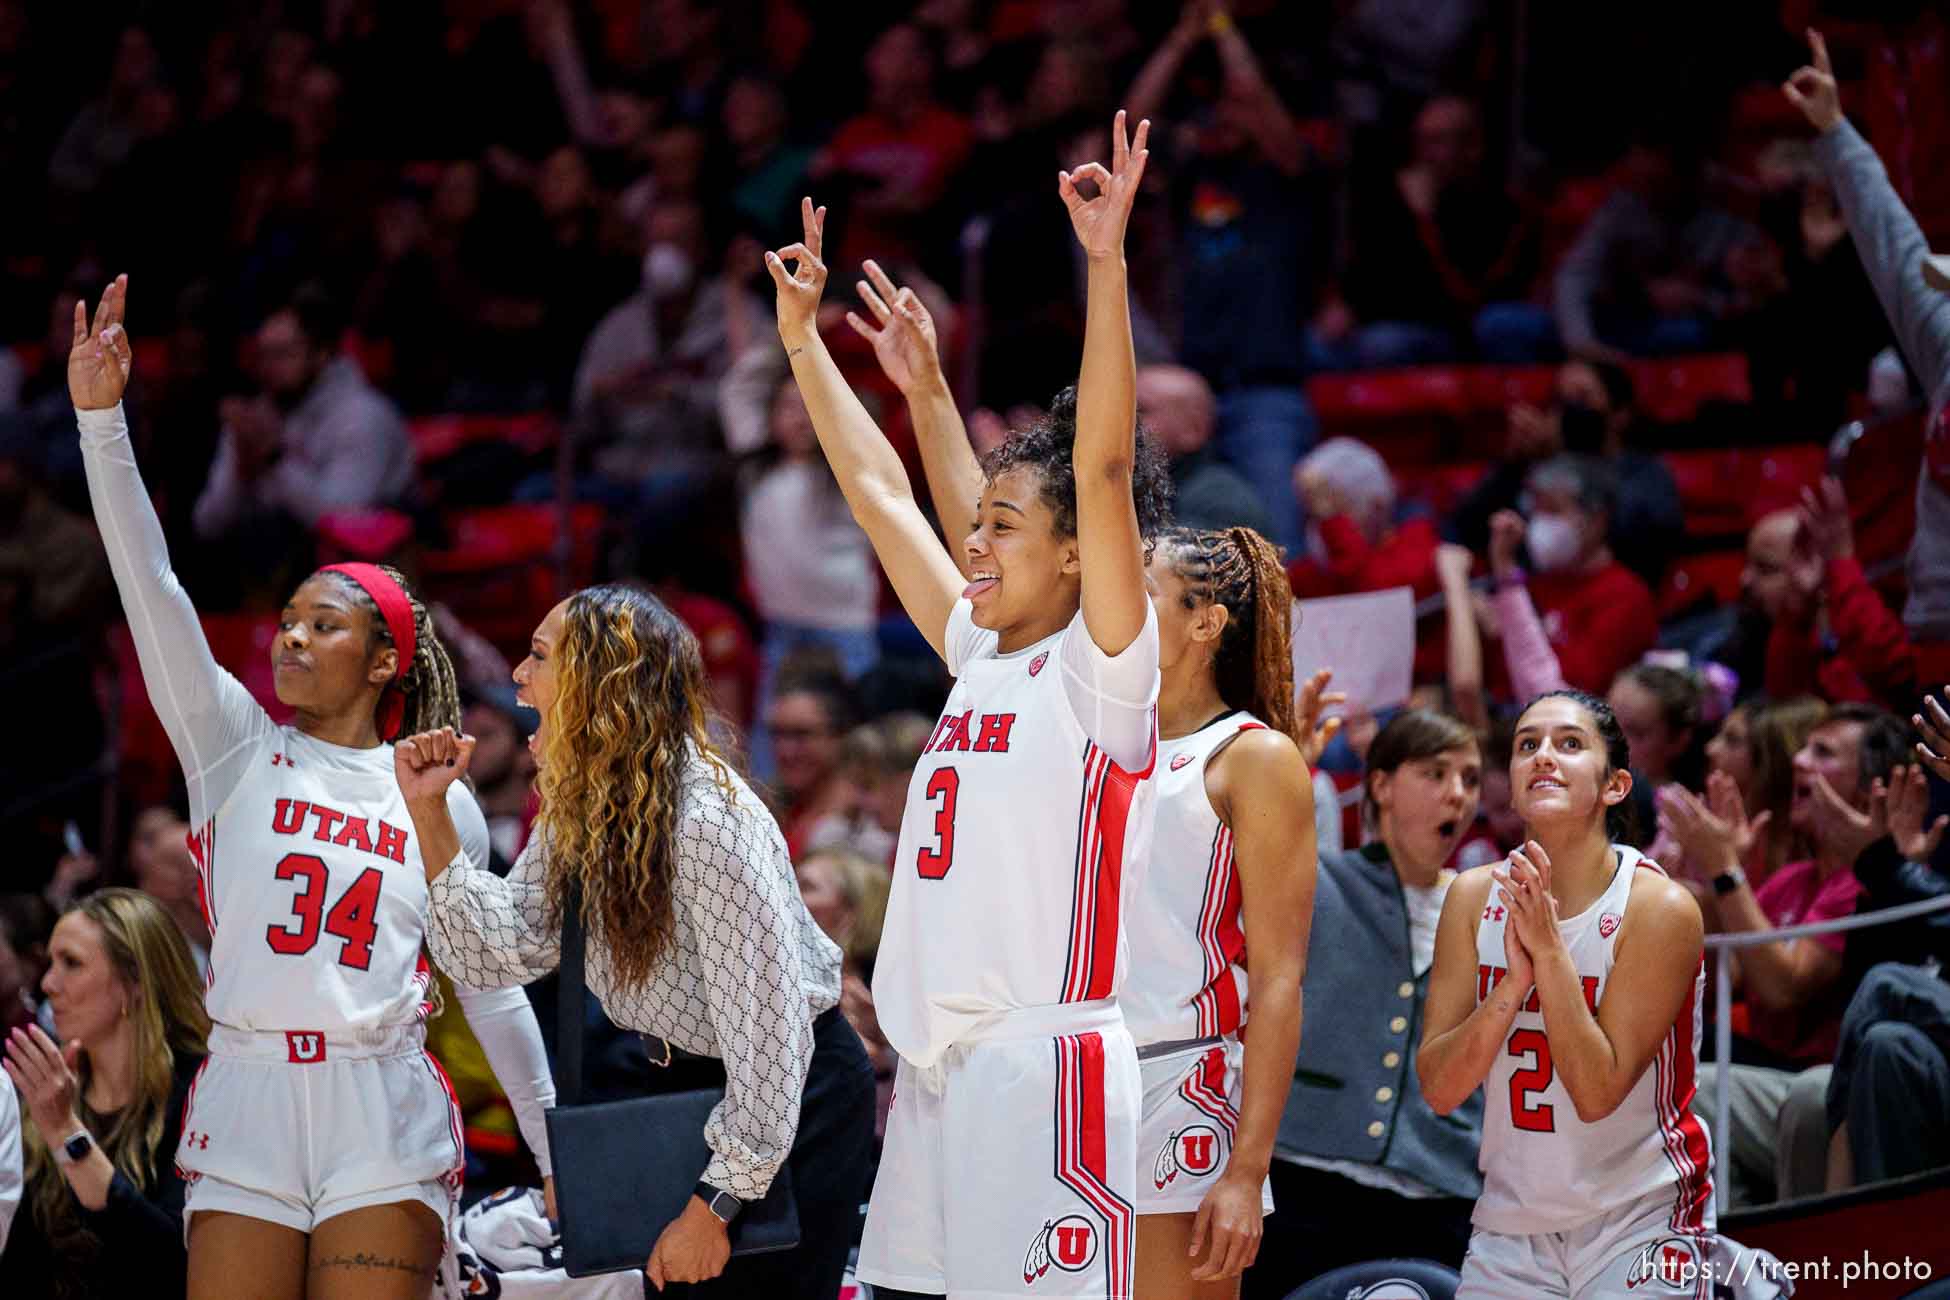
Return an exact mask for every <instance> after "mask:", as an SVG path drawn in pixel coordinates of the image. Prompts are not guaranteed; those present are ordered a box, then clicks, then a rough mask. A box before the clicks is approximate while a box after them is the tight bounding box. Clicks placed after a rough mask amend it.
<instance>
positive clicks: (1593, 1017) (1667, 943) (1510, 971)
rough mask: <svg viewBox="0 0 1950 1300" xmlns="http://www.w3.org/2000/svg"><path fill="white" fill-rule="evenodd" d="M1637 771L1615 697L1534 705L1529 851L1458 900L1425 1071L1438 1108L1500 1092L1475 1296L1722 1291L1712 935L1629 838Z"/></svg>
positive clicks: (1432, 1008)
mask: <svg viewBox="0 0 1950 1300" xmlns="http://www.w3.org/2000/svg"><path fill="white" fill-rule="evenodd" d="M1629 761H1630V755H1629V753H1628V751H1627V747H1626V744H1625V739H1624V735H1623V733H1622V732H1621V731H1620V730H1619V727H1618V723H1617V720H1616V719H1614V718H1613V717H1612V714H1611V710H1610V709H1609V708H1608V707H1607V706H1606V705H1605V703H1604V702H1603V701H1602V700H1598V699H1596V698H1594V697H1592V696H1589V695H1585V694H1583V693H1581V692H1575V691H1557V692H1552V693H1551V694H1548V695H1544V696H1541V697H1540V698H1538V699H1537V700H1535V701H1533V702H1532V703H1531V705H1530V707H1529V708H1527V709H1525V710H1524V712H1523V715H1522V716H1521V717H1520V718H1519V719H1518V722H1517V731H1516V737H1515V747H1514V750H1513V752H1512V757H1511V760H1510V787H1511V798H1512V801H1513V803H1514V805H1515V807H1516V810H1517V812H1518V814H1519V815H1520V816H1522V818H1523V819H1524V826H1525V831H1526V834H1527V835H1528V837H1529V838H1528V840H1527V841H1526V843H1525V845H1524V847H1523V848H1522V849H1519V850H1516V851H1513V852H1512V853H1511V854H1510V856H1509V858H1508V859H1507V860H1506V861H1505V862H1503V863H1499V864H1497V865H1495V866H1489V867H1478V868H1476V869H1475V870H1472V871H1467V872H1464V873H1463V874H1462V875H1461V876H1460V877H1459V878H1458V879H1457V880H1456V882H1455V885H1454V886H1453V887H1452V888H1451V889H1450V891H1449V897H1448V899H1447V901H1446V902H1445V903H1444V905H1443V909H1442V920H1441V923H1440V925H1439V927H1438V930H1437V933H1436V955H1435V969H1434V971H1433V973H1432V975H1431V978H1430V985H1429V999H1428V1006H1427V1010H1426V1020H1425V1029H1424V1032H1423V1038H1422V1047H1421V1051H1420V1053H1419V1054H1418V1055H1417V1057H1416V1062H1415V1064H1416V1070H1417V1071H1418V1073H1419V1076H1420V1079H1421V1084H1422V1092H1423V1095H1424V1096H1425V1097H1426V1098H1427V1100H1428V1103H1429V1105H1430V1106H1432V1107H1433V1108H1434V1109H1435V1110H1436V1112H1437V1113H1438V1114H1447V1113H1448V1112H1449V1111H1450V1110H1452V1109H1454V1108H1455V1107H1456V1106H1458V1105H1460V1104H1461V1103H1462V1101H1463V1100H1464V1099H1465V1098H1466V1097H1468V1096H1469V1094H1470V1093H1472V1092H1474V1091H1475V1089H1476V1088H1477V1087H1478V1086H1481V1087H1483V1089H1484V1098H1485V1104H1484V1108H1483V1145H1482V1151H1481V1155H1480V1157H1479V1163H1480V1165H1481V1167H1482V1170H1483V1194H1482V1196H1481V1197H1480V1198H1479V1199H1478V1200H1477V1202H1476V1210H1475V1215H1474V1223H1475V1231H1474V1233H1473V1234H1472V1235H1471V1238H1470V1243H1469V1254H1468V1256H1467V1257H1466V1258H1465V1259H1464V1261H1463V1269H1462V1285H1461V1288H1460V1289H1459V1290H1458V1291H1457V1295H1458V1296H1459V1297H1468V1298H1470V1300H1482V1298H1485V1297H1504V1298H1507V1300H1536V1298H1537V1297H1545V1296H1562V1297H1575V1298H1576V1300H1614V1298H1616V1300H1625V1298H1626V1297H1632V1300H1638V1297H1642V1296H1645V1295H1648V1294H1650V1295H1655V1296H1656V1295H1691V1296H1697V1297H1699V1298H1700V1300H1707V1298H1708V1297H1710V1296H1711V1295H1712V1294H1713V1290H1712V1281H1713V1278H1712V1273H1711V1269H1710V1259H1711V1251H1712V1247H1713V1188H1712V1152H1711V1150H1710V1148H1709V1146H1708V1143H1707V1136H1706V1131H1705V1129H1704V1128H1703V1127H1702V1126H1701V1124H1700V1123H1699V1121H1698V1120H1697V1119H1696V1118H1695V1117H1694V1116H1693V1113H1692V1110H1691V1104H1692V1100H1693V1088H1694V1078H1695V1075H1696V1073H1697V1067H1698V1062H1699V1035H1700V995H1701V989H1702V988H1703V986H1704V983H1705V967H1704V964H1703V955H1704V952H1705V943H1704V929H1703V926H1702V923H1701V920H1700V913H1699V905H1698V904H1697V903H1696V902H1694V901H1693V898H1692V896H1691V895H1690V894H1689V893H1687V891H1686V890H1685V888H1684V887H1682V886H1681V885H1679V884H1678V883H1676V882H1674V881H1672V880H1670V879H1668V878H1667V877H1666V874H1665V873H1664V872H1663V871H1662V870H1660V868H1659V867H1658V865H1657V864H1655V863H1653V862H1651V861H1650V860H1648V859H1646V858H1643V857H1641V856H1640V855H1639V854H1638V853H1637V852H1636V851H1634V850H1633V849H1630V848H1627V847H1625V846H1624V845H1621V844H1616V843H1613V842H1612V841H1613V832H1614V831H1615V830H1616V829H1617V819H1618V817H1619V816H1620V815H1621V810H1622V808H1623V805H1624V802H1625V799H1626V797H1627V796H1628V795H1629V794H1630V793H1631V787H1632V777H1631V773H1630V772H1629V771H1628V770H1627V767H1628V764H1629ZM1608 820H1609V821H1611V823H1612V825H1611V826H1610V827H1609V828H1608V826H1607V822H1608Z"/></svg>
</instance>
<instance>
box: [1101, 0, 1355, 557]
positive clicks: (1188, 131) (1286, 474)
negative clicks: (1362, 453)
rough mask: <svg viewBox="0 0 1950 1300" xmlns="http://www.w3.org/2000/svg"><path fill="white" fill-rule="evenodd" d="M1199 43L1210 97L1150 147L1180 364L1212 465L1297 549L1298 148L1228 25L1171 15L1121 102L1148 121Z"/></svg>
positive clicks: (1311, 232)
mask: <svg viewBox="0 0 1950 1300" xmlns="http://www.w3.org/2000/svg"><path fill="white" fill-rule="evenodd" d="M1207 40H1210V41H1211V43H1212V47H1213V49H1214V51H1215V52H1216V53H1217V55H1218V60H1219V65H1220V71H1221V79H1220V86H1219V90H1218V94H1217V96H1216V98H1215V99H1214V100H1212V101H1211V102H1209V103H1202V104H1199V105H1197V107H1196V109H1195V111H1193V112H1191V113H1189V114H1186V115H1184V116H1183V118H1182V119H1180V120H1183V121H1185V122H1186V125H1185V126H1183V127H1182V128H1180V129H1178V130H1176V131H1174V132H1172V133H1170V138H1166V136H1164V135H1161V136H1160V137H1159V138H1158V139H1157V140H1155V141H1154V142H1153V148H1154V149H1156V150H1157V151H1158V152H1159V155H1160V157H1159V161H1160V163H1161V164H1163V167H1164V171H1165V174H1166V176H1168V177H1169V178H1170V182H1171V204H1172V212H1173V216H1174V220H1175V223H1176V227H1177V229H1178V232H1179V238H1180V248H1179V252H1178V256H1177V267H1178V270H1179V273H1180V274H1181V276H1182V277H1183V278H1182V281H1181V283H1180V285H1179V293H1180V299H1181V306H1182V317H1183V319H1182V322H1181V324H1182V337H1183V342H1182V345H1181V348H1180V356H1181V359H1182V360H1183V361H1184V363H1185V364H1186V365H1188V366H1190V367H1191V368H1192V369H1194V370H1196V371H1198V372H1199V373H1200V374H1201V375H1203V376H1205V379H1206V381H1207V382H1208V383H1209V384H1211V386H1212V388H1213V390H1214V391H1215V392H1217V393H1218V395H1219V422H1218V444H1219V454H1220V455H1221V456H1223V457H1224V458H1225V459H1226V460H1227V461H1229V462H1230V463H1231V464H1232V465H1233V466H1234V467H1236V468H1237V469H1238V470H1239V471H1240V472H1241V473H1243V474H1244V475H1245V476H1246V478H1247V479H1248V480H1250V481H1251V482H1252V483H1253V484H1254V486H1255V487H1257V488H1258V490H1259V491H1260V493H1261V495H1262V496H1263V497H1264V499H1265V502H1266V507H1267V509H1268V510H1269V511H1270V512H1271V514H1272V517H1273V524H1274V531H1273V532H1272V533H1270V534H1268V536H1270V537H1271V538H1272V540H1273V541H1274V542H1276V543H1277V544H1278V545H1279V546H1280V547H1281V548H1282V549H1283V550H1285V551H1286V552H1287V554H1289V555H1294V554H1298V553H1299V551H1300V549H1301V547H1302V545H1303V544H1304V540H1305V539H1304V536H1303V533H1302V519H1301V514H1300V508H1299V502H1298V501H1297V500H1296V499H1295V497H1294V496H1293V478H1292V475H1293V467H1294V465H1295V464H1296V463H1297V462H1298V461H1299V459H1300V456H1301V454H1302V453H1303V452H1305V451H1306V449H1307V448H1308V447H1309V446H1311V445H1312V444H1313V441H1314V439H1315V437H1316V435H1317V432H1318V427H1319V426H1318V422H1317V420H1316V419H1315V417H1314V412H1313V407H1312V406H1311V405H1310V404H1309V403H1308V401H1307V397H1306V392H1305V390H1304V389H1303V388H1302V386H1301V384H1302V381H1303V380H1304V378H1305V373H1304V371H1305V366H1304V363H1303V359H1302V356H1301V349H1300V347H1299V346H1298V341H1299V340H1300V339H1301V338H1302V337H1303V336H1304V334H1305V332H1306V327H1307V317H1308V315H1309V313H1310V311H1311V309H1312V304H1313V301H1314V299H1315V296H1316V294H1317V292H1318V288H1319V280H1320V274H1321V268H1320V266H1319V265H1318V264H1317V263H1318V257H1319V254H1318V250H1319V249H1320V247H1321V243H1322V241H1321V224H1322V222H1321V218H1320V213H1319V210H1320V208H1321V196H1320V195H1319V194H1318V193H1316V192H1315V191H1314V190H1313V189H1312V188H1310V186H1309V184H1308V182H1307V178H1306V175H1305V173H1306V170H1307V167H1306V163H1307V147H1306V145H1305V143H1304V141H1303V137H1302V135H1301V132H1300V129H1299V125H1298V123H1297V122H1295V120H1294V118H1293V115H1292V114H1291V113H1290V112H1289V111H1288V110H1287V107H1286V105H1285V104H1284V103H1282V102H1281V99H1280V95H1279V93H1278V91H1276V90H1275V89H1274V87H1273V84H1272V82H1271V81H1270V80H1269V78H1268V77H1267V75H1266V73H1265V71H1264V70H1263V68H1262V67H1261V64H1260V60H1259V57H1258V56H1257V55H1256V54H1255V53H1254V51H1253V48H1252V46H1250V45H1249V44H1248V43H1247V41H1246V38H1245V36H1244V34H1243V33H1242V32H1241V31H1240V29H1239V26H1238V25H1237V24H1236V23H1235V22H1234V21H1233V20H1232V16H1231V15H1230V14H1229V13H1227V11H1226V10H1225V9H1224V8H1223V7H1222V6H1220V5H1216V4H1205V3H1192V4H1188V5H1186V6H1185V9H1184V13H1183V16H1182V17H1181V18H1180V19H1179V21H1178V23H1177V25H1176V26H1174V27H1173V28H1172V29H1171V31H1170V33H1169V34H1168V35H1167V36H1166V37H1165V39H1164V41H1163V42H1162V43H1161V44H1160V45H1159V46H1158V48H1157V49H1156V50H1155V51H1153V53H1152V54H1151V57H1150V58H1149V59H1148V60H1147V61H1146V62H1145V64H1144V66H1143V68H1142V69H1141V70H1140V71H1139V72H1138V75H1137V79H1136V80H1135V81H1134V82H1133V83H1132V85H1131V91H1130V94H1129V95H1128V96H1126V97H1125V104H1126V105H1127V106H1128V109H1129V113H1130V117H1131V118H1132V120H1137V119H1141V118H1146V117H1151V118H1157V117H1158V116H1159V114H1160V113H1161V112H1162V110H1163V109H1164V108H1165V106H1166V99H1167V96H1168V95H1169V94H1170V92H1171V89H1172V86H1173V83H1174V82H1176V81H1177V80H1178V77H1179V74H1180V72H1181V71H1182V70H1183V68H1184V66H1185V63H1186V61H1187V60H1188V59H1189V58H1190V57H1191V55H1192V54H1193V52H1194V51H1195V50H1197V49H1198V48H1199V47H1200V46H1201V45H1202V44H1203V43H1204V42H1205V41H1207Z"/></svg>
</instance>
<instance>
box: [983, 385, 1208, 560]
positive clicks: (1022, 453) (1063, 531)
mask: <svg viewBox="0 0 1950 1300" xmlns="http://www.w3.org/2000/svg"><path fill="white" fill-rule="evenodd" d="M1076 444H1077V390H1076V386H1075V385H1072V386H1070V387H1069V388H1066V389H1064V390H1063V391H1062V392H1060V393H1058V394H1057V395H1056V398H1055V400H1053V401H1052V402H1050V404H1049V410H1047V411H1045V412H1044V413H1043V415H1042V418H1041V419H1039V420H1037V421H1036V422H1035V423H1034V424H1032V425H1030V426H1029V427H1028V428H1026V429H1017V430H1016V431H1015V432H1013V433H1011V434H1010V435H1009V436H1008V437H1007V438H1006V439H1004V440H1003V443H1002V445H1001V446H999V447H997V448H995V449H994V450H993V451H991V452H989V454H988V455H987V456H985V457H983V458H982V473H983V474H984V475H986V476H987V477H988V479H989V481H990V482H993V481H994V480H995V479H996V477H997V476H998V475H1001V474H1006V473H1007V472H1008V471H1010V470H1012V469H1016V468H1019V467H1021V466H1025V465H1027V466H1031V467H1033V468H1034V469H1036V470H1037V472H1038V473H1039V474H1040V475H1041V476H1042V481H1043V503H1044V504H1045V505H1047V506H1048V507H1049V508H1050V512H1051V513H1052V514H1054V515H1055V516H1056V525H1055V526H1056V535H1057V536H1058V537H1075V536H1076V535H1077V471H1076V464H1075V462H1074V460H1073V459H1072V458H1073V457H1074V456H1075V454H1076ZM1171 498H1172V485H1171V468H1170V465H1169V463H1168V462H1167V460H1166V458H1165V452H1164V448H1162V447H1161V446H1159V445H1158V440H1157V439H1156V438H1154V437H1152V436H1151V433H1150V431H1149V430H1148V429H1146V428H1145V427H1144V425H1143V424H1142V423H1140V424H1139V425H1138V426H1137V453H1136V456H1135V458H1134V459H1133V460H1132V462H1131V503H1132V504H1133V505H1134V506H1136V507H1137V521H1138V535H1139V536H1141V537H1143V538H1145V539H1146V542H1145V555H1146V558H1147V559H1148V558H1150V549H1151V539H1153V538H1155V537H1156V536H1157V535H1158V533H1159V532H1160V531H1162V530H1163V529H1164V528H1165V527H1166V526H1167V525H1168V524H1169V523H1170V522H1171Z"/></svg>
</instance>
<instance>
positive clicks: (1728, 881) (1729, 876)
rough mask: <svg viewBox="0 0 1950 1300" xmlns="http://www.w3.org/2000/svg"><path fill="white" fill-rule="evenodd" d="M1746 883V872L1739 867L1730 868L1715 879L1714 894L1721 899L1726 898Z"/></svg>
mask: <svg viewBox="0 0 1950 1300" xmlns="http://www.w3.org/2000/svg"><path fill="white" fill-rule="evenodd" d="M1746 883H1747V873H1746V872H1744V871H1742V870H1741V869H1740V868H1739V867H1728V868H1727V869H1726V870H1725V871H1722V872H1721V873H1720V874H1719V875H1717V876H1715V877H1713V892H1714V893H1716V894H1718V895H1719V896H1720V897H1721V898H1725V897H1726V896H1727V895H1728V894H1731V893H1732V892H1733V891H1734V890H1736V889H1738V888H1740V887H1741V886H1742V885H1744V884H1746Z"/></svg>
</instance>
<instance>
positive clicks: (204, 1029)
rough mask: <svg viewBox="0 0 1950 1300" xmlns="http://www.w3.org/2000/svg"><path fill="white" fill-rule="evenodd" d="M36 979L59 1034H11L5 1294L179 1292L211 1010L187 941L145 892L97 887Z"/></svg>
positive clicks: (72, 913)
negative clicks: (18, 1190) (12, 1152)
mask: <svg viewBox="0 0 1950 1300" xmlns="http://www.w3.org/2000/svg"><path fill="white" fill-rule="evenodd" d="M48 946H49V955H50V956H51V958H52V963H51V965H50V966H49V968H48V972H47V976H46V978H44V979H43V980H42V981H41V988H42V991H43V992H45V993H46V994H47V999H48V1003H49V1005H50V1006H51V1007H52V1009H53V1012H54V1024H55V1028H56V1030H57V1031H58V1032H59V1033H60V1035H61V1037H62V1039H63V1040H64V1043H63V1044H57V1043H56V1042H55V1041H54V1040H53V1039H51V1038H49V1037H48V1036H47V1035H46V1034H44V1033H42V1032H41V1030H40V1029H39V1028H38V1027H37V1026H31V1025H30V1026H28V1027H27V1028H25V1029H18V1030H15V1031H14V1032H13V1034H12V1035H11V1036H10V1037H9V1038H8V1040H7V1051H6V1070H7V1074H8V1076H9V1077H10V1078H11V1079H12V1080H13V1084H14V1087H15V1089H17V1090H18V1092H19V1093H20V1108H21V1112H22V1115H23V1117H24V1120H25V1123H24V1126H23V1127H24V1128H25V1137H26V1142H25V1146H26V1174H27V1188H26V1195H25V1197H24V1198H23V1199H22V1204H21V1207H20V1212H19V1215H18V1216H17V1217H16V1218H15V1220H14V1225H13V1232H12V1234H11V1235H10V1236H9V1237H8V1239H7V1247H6V1252H5V1254H4V1255H0V1277H4V1278H5V1279H6V1280H7V1285H6V1292H7V1294H9V1295H22V1296H29V1295H32V1296H50V1297H82V1296H99V1295H144V1296H180V1295H182V1294H183V1287H184V1278H185V1276H186V1274H187V1272H188V1257H187V1256H186V1254H185V1253H184V1248H183V1180H182V1179H181V1178H180V1177H178V1176H177V1173H176V1148H177V1144H178V1141H179V1140H180V1139H181V1137H182V1132H181V1128H182V1114H183V1099H184V1096H185V1095H186V1094H187V1093H188V1092H189V1089H190V1086H191V1083H192V1081H193V1080H194V1078H195V1075H196V1071H197V1068H198V1067H199V1066H200V1065H201V1064H202V1063H203V1056H204V1040H205V1038H206V1036H207V1035H208V1033H209V1029H210V1022H209V1019H208V1018H207V1017H206V1016H205V1015H204V1013H203V986H202V983H201V981H199V980H198V979H197V976H196V965H195V962H194V961H193V960H192V959H191V957H190V950H189V945H188V944H187V943H186V942H184V939H183V933H182V931H181V930H180V929H178V928H177V926H176V923H175V922H174V921H173V920H171V919H170V917H169V914H168V913H167V912H165V911H163V909H162V907H161V906H160V905H159V904H158V903H157V902H156V901H155V900H154V899H152V898H150V897H149V896H148V895H147V894H144V893H140V892H138V891H136V890H133V889H104V890H102V891H100V892H99V893H94V894H90V895H89V896H87V897H86V898H83V899H81V900H80V901H78V902H76V903H75V904H74V905H73V906H72V907H70V908H69V909H68V911H67V912H66V913H65V914H64V915H63V916H62V917H61V920H60V923H59V924H58V925H56V926H55V927H54V938H53V940H52V941H51V942H50V943H49V945H48Z"/></svg>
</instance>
